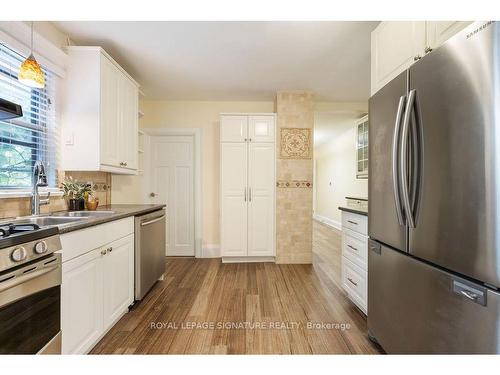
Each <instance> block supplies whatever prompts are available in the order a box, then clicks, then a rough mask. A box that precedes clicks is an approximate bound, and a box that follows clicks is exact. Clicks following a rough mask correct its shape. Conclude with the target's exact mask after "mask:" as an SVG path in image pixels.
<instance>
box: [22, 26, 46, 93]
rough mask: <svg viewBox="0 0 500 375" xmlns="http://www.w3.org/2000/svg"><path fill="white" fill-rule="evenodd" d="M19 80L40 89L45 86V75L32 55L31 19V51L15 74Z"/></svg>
mask: <svg viewBox="0 0 500 375" xmlns="http://www.w3.org/2000/svg"><path fill="white" fill-rule="evenodd" d="M17 79H18V80H19V82H22V83H24V84H25V85H27V86H30V87H36V88H39V89H42V88H44V87H45V77H44V75H43V72H42V69H41V68H40V65H38V62H37V61H36V59H35V56H33V21H31V53H30V55H29V56H28V58H27V59H26V60H24V62H23V63H22V64H21V67H20V68H19V74H18V76H17Z"/></svg>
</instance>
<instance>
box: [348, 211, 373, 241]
mask: <svg viewBox="0 0 500 375" xmlns="http://www.w3.org/2000/svg"><path fill="white" fill-rule="evenodd" d="M342 228H348V229H351V230H353V231H355V232H358V233H361V234H364V235H365V236H367V235H368V216H365V215H359V214H354V213H352V212H346V211H342Z"/></svg>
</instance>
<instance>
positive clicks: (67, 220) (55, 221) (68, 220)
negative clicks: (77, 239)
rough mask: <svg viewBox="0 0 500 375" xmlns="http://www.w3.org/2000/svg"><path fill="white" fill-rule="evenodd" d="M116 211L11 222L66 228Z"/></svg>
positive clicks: (63, 212)
mask: <svg viewBox="0 0 500 375" xmlns="http://www.w3.org/2000/svg"><path fill="white" fill-rule="evenodd" d="M115 213H116V211H61V212H54V213H51V214H47V215H39V216H24V217H18V218H16V219H14V220H9V222H11V223H13V224H18V225H19V224H37V225H39V226H40V227H48V226H58V227H61V226H65V225H69V224H74V223H77V222H80V221H84V220H90V219H94V218H100V217H105V216H109V215H113V214H115Z"/></svg>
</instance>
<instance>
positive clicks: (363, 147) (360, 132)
mask: <svg viewBox="0 0 500 375" xmlns="http://www.w3.org/2000/svg"><path fill="white" fill-rule="evenodd" d="M356 128H357V142H356V178H368V116H365V117H363V118H361V119H359V120H358V121H357V122H356Z"/></svg>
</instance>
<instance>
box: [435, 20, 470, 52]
mask: <svg viewBox="0 0 500 375" xmlns="http://www.w3.org/2000/svg"><path fill="white" fill-rule="evenodd" d="M470 24H471V22H469V21H432V22H427V47H429V48H432V49H435V48H437V47H439V46H440V45H441V44H443V43H444V42H446V41H447V40H448V39H450V38H451V37H452V36H453V35H455V34H456V33H458V32H459V31H461V30H462V29H464V28H465V27H466V26H468V25H470Z"/></svg>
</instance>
